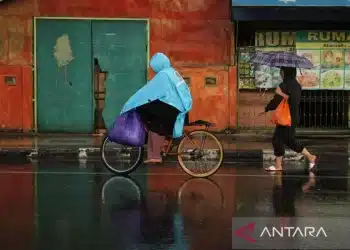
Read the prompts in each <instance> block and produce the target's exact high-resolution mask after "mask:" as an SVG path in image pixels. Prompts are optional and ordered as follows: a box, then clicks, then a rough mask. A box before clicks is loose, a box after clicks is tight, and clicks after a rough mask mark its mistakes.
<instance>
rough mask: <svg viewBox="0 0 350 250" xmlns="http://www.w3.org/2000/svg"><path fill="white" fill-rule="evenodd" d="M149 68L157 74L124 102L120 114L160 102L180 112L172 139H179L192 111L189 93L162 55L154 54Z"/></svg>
mask: <svg viewBox="0 0 350 250" xmlns="http://www.w3.org/2000/svg"><path fill="white" fill-rule="evenodd" d="M150 66H151V68H152V69H153V70H154V71H155V72H156V73H157V74H156V75H155V76H154V77H153V79H152V80H150V81H149V82H148V83H147V84H146V85H145V86H144V87H143V88H141V89H140V90H139V91H137V92H136V93H135V94H134V95H133V96H132V97H131V98H130V99H129V100H128V101H127V102H126V104H125V105H124V107H123V109H122V111H121V114H123V113H125V112H128V111H130V110H133V109H136V108H137V107H140V106H142V105H144V104H147V103H149V102H152V101H156V100H160V101H162V102H164V103H166V104H169V105H171V106H173V107H175V108H176V109H178V110H179V111H180V113H179V115H178V116H177V118H176V121H175V125H174V130H173V137H174V138H178V137H181V136H182V134H183V127H184V122H185V117H186V114H187V113H188V112H189V111H190V110H191V109H192V96H191V92H190V90H189V88H188V86H187V84H186V82H185V81H184V79H183V78H182V77H181V76H180V74H179V73H178V72H177V71H176V70H175V69H174V68H172V67H171V64H170V60H169V58H168V57H167V56H166V55H164V54H163V53H156V54H155V55H154V56H153V57H152V59H151V61H150Z"/></svg>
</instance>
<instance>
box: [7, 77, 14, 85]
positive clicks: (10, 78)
mask: <svg viewBox="0 0 350 250" xmlns="http://www.w3.org/2000/svg"><path fill="white" fill-rule="evenodd" d="M5 83H6V84H7V85H16V77H15V76H5Z"/></svg>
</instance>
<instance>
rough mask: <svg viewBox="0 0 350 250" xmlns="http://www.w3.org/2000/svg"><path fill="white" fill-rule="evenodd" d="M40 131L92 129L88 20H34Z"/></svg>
mask: <svg viewBox="0 0 350 250" xmlns="http://www.w3.org/2000/svg"><path fill="white" fill-rule="evenodd" d="M36 40H37V42H36V59H37V111H38V117H37V119H38V129H39V131H40V132H49V131H50V132H51V131H52V132H77V133H91V132H92V131H93V110H92V109H93V100H92V59H91V54H92V53H91V21H89V20H51V19H50V20H49V19H38V20H37V21H36Z"/></svg>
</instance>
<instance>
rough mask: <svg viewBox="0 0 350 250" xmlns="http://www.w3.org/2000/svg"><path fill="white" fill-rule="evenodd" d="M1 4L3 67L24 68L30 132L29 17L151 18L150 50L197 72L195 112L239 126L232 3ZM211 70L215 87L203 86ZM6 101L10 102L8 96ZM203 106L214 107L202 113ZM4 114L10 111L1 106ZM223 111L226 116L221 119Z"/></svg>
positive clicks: (27, 0) (79, 0) (25, 121)
mask: <svg viewBox="0 0 350 250" xmlns="http://www.w3.org/2000/svg"><path fill="white" fill-rule="evenodd" d="M1 6H3V7H1V9H0V15H2V17H1V18H2V19H1V24H2V25H1V27H0V41H5V42H4V45H3V46H0V66H2V67H4V68H5V69H6V68H7V66H8V65H16V66H19V67H20V68H22V79H23V83H22V85H23V88H22V89H23V91H22V102H21V103H22V104H23V107H24V109H25V112H23V117H22V119H21V121H22V128H23V129H24V130H30V129H31V128H32V124H33V112H32V111H31V110H27V107H31V106H32V102H31V99H32V95H33V92H32V73H31V72H30V71H28V66H31V64H32V57H31V53H32V51H31V50H32V39H33V32H32V18H31V16H51V17H54V16H64V17H68V16H71V17H101V18H103V17H110V18H112V17H113V18H150V39H151V44H150V52H151V54H153V53H155V52H158V51H161V52H164V53H166V54H167V55H169V57H170V58H171V60H172V62H173V64H174V66H175V67H176V68H179V70H180V71H181V72H185V73H186V74H187V75H186V76H190V77H192V76H193V80H192V83H193V92H192V94H193V96H194V99H195V102H198V103H200V104H195V105H196V108H195V109H194V111H193V112H192V114H191V116H193V117H196V118H200V119H208V120H213V121H216V122H217V123H218V127H217V129H224V128H226V127H228V126H229V125H230V126H234V125H235V118H232V117H231V116H232V114H234V115H235V113H236V112H235V111H232V110H233V109H235V106H232V104H233V103H234V105H235V103H236V100H233V99H232V98H235V96H236V95H235V94H233V92H232V91H234V92H235V91H236V87H235V86H236V79H235V78H234V77H232V75H235V74H234V73H232V72H234V71H235V69H231V68H232V67H227V66H229V65H230V64H231V63H232V52H233V51H232V48H233V46H232V39H233V37H232V34H233V31H232V24H231V21H230V1H228V0H225V1H216V0H192V1H188V0H119V1H114V0H100V1H92V0H89V1H88V0H75V1H71V0H61V1H54V0H17V1H14V2H11V3H8V4H3V5H1ZM1 38H2V39H1ZM0 43H1V42H0ZM1 48H3V50H1ZM225 66H226V67H225ZM5 71H6V70H5ZM207 74H210V76H215V77H217V82H218V85H217V86H216V87H210V89H209V88H205V87H203V86H204V77H205V76H207ZM2 87H3V86H2ZM6 101H8V102H10V99H8V100H6ZM11 103H13V105H19V103H14V102H13V101H12V102H11ZM229 103H230V105H231V106H229ZM203 105H205V106H207V105H209V106H210V107H213V108H211V109H210V110H208V109H207V110H205V111H204V110H203V109H204V106H203ZM0 112H6V111H3V110H1V106H0ZM222 114H227V115H225V117H223V116H222ZM228 114H229V115H228ZM8 119H9V120H8V121H7V123H6V124H7V125H6V126H7V127H8V128H15V127H16V126H18V125H17V123H18V121H16V122H15V120H16V119H15V118H8ZM12 119H15V120H12ZM0 125H1V124H0ZM0 129H1V128H0Z"/></svg>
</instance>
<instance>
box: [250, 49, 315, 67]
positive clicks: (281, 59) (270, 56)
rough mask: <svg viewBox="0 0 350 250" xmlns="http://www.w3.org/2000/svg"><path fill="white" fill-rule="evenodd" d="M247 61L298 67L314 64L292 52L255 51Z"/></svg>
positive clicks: (274, 65) (272, 65) (271, 65)
mask: <svg viewBox="0 0 350 250" xmlns="http://www.w3.org/2000/svg"><path fill="white" fill-rule="evenodd" d="M249 62H250V63H252V64H262V65H266V66H270V67H277V68H281V67H289V68H299V69H311V68H313V67H314V65H313V64H312V63H311V62H310V61H309V59H307V58H305V57H302V56H298V55H297V54H295V53H293V52H284V51H277V52H257V53H255V54H253V55H252V56H251V57H250V59H249Z"/></svg>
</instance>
